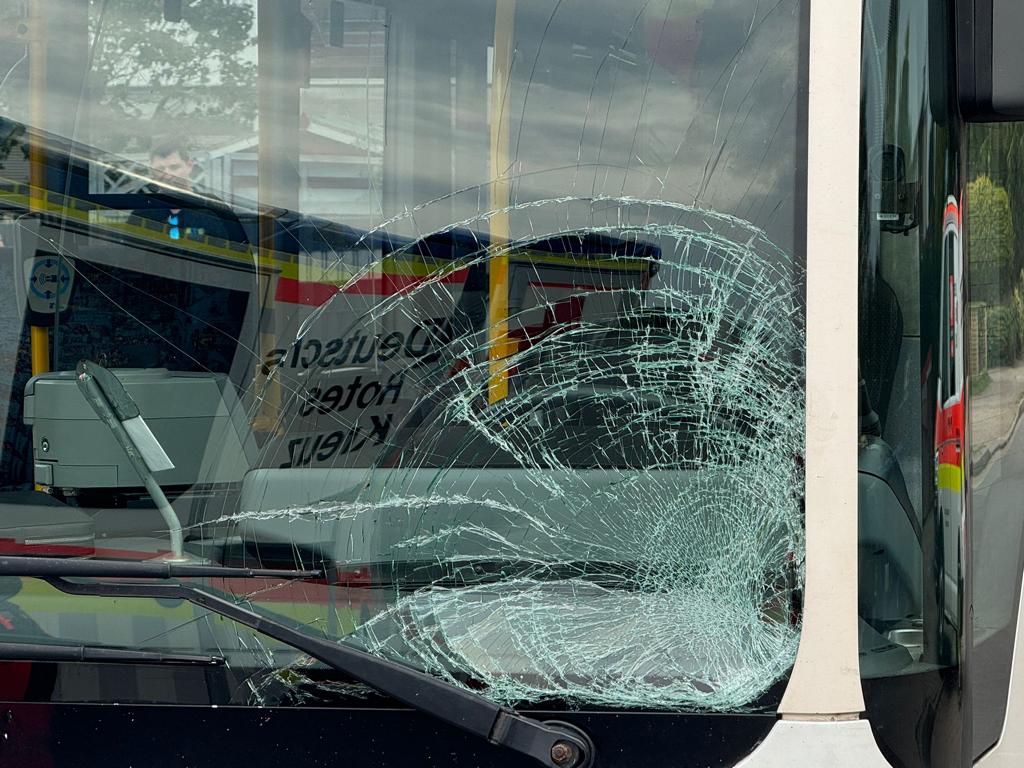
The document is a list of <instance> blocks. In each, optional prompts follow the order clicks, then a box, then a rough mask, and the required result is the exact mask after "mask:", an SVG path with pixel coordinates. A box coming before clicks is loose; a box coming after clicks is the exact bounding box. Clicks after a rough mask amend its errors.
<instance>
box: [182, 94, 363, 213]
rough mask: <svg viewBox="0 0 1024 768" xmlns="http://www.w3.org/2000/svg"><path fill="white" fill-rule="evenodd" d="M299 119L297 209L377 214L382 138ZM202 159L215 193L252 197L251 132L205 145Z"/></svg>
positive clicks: (254, 163)
mask: <svg viewBox="0 0 1024 768" xmlns="http://www.w3.org/2000/svg"><path fill="white" fill-rule="evenodd" d="M382 91H383V89H382ZM381 109H382V111H383V101H381ZM303 122H305V123H307V125H306V126H305V127H303V128H302V129H301V130H300V132H299V210H300V211H301V212H302V213H303V214H306V215H310V216H317V217H321V218H325V219H329V220H333V221H337V222H340V223H343V224H347V225H349V226H354V227H357V228H369V227H370V226H372V225H373V223H374V222H375V221H379V220H380V188H381V172H382V162H383V141H382V140H381V141H379V142H377V141H374V142H372V144H370V145H369V146H368V142H367V141H366V137H365V129H362V130H360V129H359V128H354V129H353V130H352V131H347V130H345V129H343V128H341V129H339V128H332V127H328V126H325V125H322V124H317V123H313V122H310V121H308V120H304V121H303ZM381 128H383V126H381ZM202 164H203V166H204V168H205V179H204V181H205V183H206V185H208V186H209V187H210V188H211V189H213V190H214V191H215V192H216V193H218V194H223V195H224V196H225V197H230V196H237V197H241V198H246V199H249V200H255V199H256V198H257V175H256V169H257V137H256V136H250V137H247V138H245V139H241V140H240V141H236V142H232V143H231V144H227V145H224V146H221V147H217V148H215V149H213V150H211V151H210V152H209V153H208V155H207V157H206V159H205V160H204V161H203V163H202Z"/></svg>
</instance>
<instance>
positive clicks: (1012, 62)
mask: <svg viewBox="0 0 1024 768" xmlns="http://www.w3.org/2000/svg"><path fill="white" fill-rule="evenodd" d="M1022 38H1024V2H1021V0H956V51H957V69H958V76H957V81H958V82H957V90H958V93H959V101H960V111H961V113H962V114H963V116H964V119H965V120H968V121H970V122H997V121H1006V120H1024V45H1021V39H1022Z"/></svg>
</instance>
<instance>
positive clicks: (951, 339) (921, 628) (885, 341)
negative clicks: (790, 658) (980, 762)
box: [858, 0, 966, 766]
mask: <svg viewBox="0 0 1024 768" xmlns="http://www.w3.org/2000/svg"><path fill="white" fill-rule="evenodd" d="M947 6H948V4H947V3H945V2H930V3H921V2H901V1H900V0H895V1H894V2H890V1H889V0H866V2H865V3H864V27H863V44H862V52H863V53H862V70H861V83H862V108H863V112H862V121H861V132H862V134H861V135H862V146H861V167H862V172H861V195H862V197H861V211H860V216H861V218H860V222H861V226H860V257H861V259H860V283H859V286H858V300H859V305H860V318H859V321H860V329H859V336H860V342H859V363H860V375H861V387H860V412H861V419H860V442H859V451H858V470H859V472H858V488H859V580H860V584H859V603H860V606H859V607H860V630H861V636H860V657H861V666H860V668H861V676H862V678H863V681H864V691H865V698H866V700H867V710H868V717H869V719H870V720H871V723H872V726H873V728H874V732H875V736H876V738H877V739H878V741H879V743H880V745H881V746H882V748H883V750H884V752H885V753H886V755H887V757H889V758H890V760H892V761H893V762H894V764H898V765H908V766H909V765H922V766H923V765H950V766H953V765H960V762H959V761H960V754H959V751H960V746H959V745H960V743H961V739H962V733H961V729H960V727H959V725H957V726H953V725H950V724H951V723H959V722H960V721H959V718H960V706H961V701H960V693H959V689H960V686H961V679H960V674H961V672H960V670H961V662H962V659H961V654H960V648H961V637H962V634H963V632H964V631H965V628H964V620H963V609H962V603H963V599H964V595H963V589H962V584H963V578H964V552H963V542H964V540H965V485H964V476H965V466H964V460H963V458H964V452H965V447H966V440H965V435H964V424H965V421H964V407H965V402H964V390H965V381H966V376H965V356H964V349H965V338H964V285H963V279H964V266H963V245H962V231H961V222H962V200H963V196H962V183H963V182H962V180H961V178H960V174H959V166H960V162H959V146H960V137H959V126H960V122H959V120H960V118H959V116H958V114H957V112H956V102H955V94H954V93H953V92H952V89H953V86H954V84H955V78H954V77H952V76H951V74H950V73H952V72H953V71H954V62H953V60H952V58H951V55H950V49H949V46H948V45H947V42H946V41H947V40H948V39H949V35H950V29H949V9H948V7H947ZM908 722H914V723H919V724H921V725H919V727H917V728H908V727H907V723H908Z"/></svg>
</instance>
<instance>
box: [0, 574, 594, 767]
mask: <svg viewBox="0 0 1024 768" xmlns="http://www.w3.org/2000/svg"><path fill="white" fill-rule="evenodd" d="M15 559H20V560H31V559H34V558H0V574H2V573H4V572H5V571H4V569H3V563H4V560H7V561H10V560H15ZM74 562H78V563H82V562H89V561H74ZM144 565H148V563H147V564H144ZM163 567H167V565H164V566H163ZM173 567H174V568H175V569H184V568H193V567H199V568H202V567H203V566H184V565H176V566H173ZM220 570H230V571H232V572H234V571H236V570H237V569H220ZM263 573H266V572H255V571H254V572H253V575H262V574H263ZM285 573H288V572H287V571H285ZM293 573H294V572H293ZM9 575H21V576H31V575H37V576H39V574H29V573H24V572H22V573H19V574H9ZM63 575H67V574H62V575H61V576H63ZM74 575H77V576H83V575H88V574H84V573H81V572H79V573H76V574H74ZM118 575H120V576H128V575H130V574H127V573H125V572H123V571H122V572H121V573H120V574H118ZM217 575H219V574H217ZM232 575H237V574H234V573H233V574H232ZM61 576H58V575H57V574H48V575H41V576H40V578H43V579H45V581H46V582H47V583H49V584H50V585H51V586H53V587H54V588H56V589H58V590H60V591H61V592H64V593H66V594H70V595H90V596H95V597H146V598H155V599H160V598H163V599H173V600H187V601H188V602H190V603H192V604H193V605H197V606H199V607H200V608H205V609H206V610H208V611H210V612H211V613H215V614H218V615H220V616H224V617H225V618H228V619H231V620H232V621H235V622H238V623H239V624H241V625H243V626H246V627H249V628H250V629H253V630H255V631H257V632H259V633H261V634H264V635H266V636H267V637H272V638H274V639H275V640H277V641H279V642H282V643H284V644H286V645H289V646H291V647H292V648H295V649H296V650H299V651H302V652H303V653H306V654H308V655H310V656H312V657H313V658H315V659H317V660H319V661H321V662H323V663H324V664H326V665H327V666H329V667H331V668H332V669H334V670H335V671H337V672H341V673H343V674H346V675H349V676H350V677H353V678H355V679H356V680H359V681H360V682H362V683H365V684H366V685H368V686H370V687H371V688H375V689H376V690H378V691H380V692H381V693H384V694H386V695H388V696H391V697H392V698H394V699H397V700H398V701H401V702H402V703H404V704H407V705H408V706H410V707H412V708H413V709H416V710H419V711H420V712H423V713H424V714H427V715H430V716H431V717H434V718H437V719H438V720H441V721H443V722H446V723H448V724H450V725H454V726H456V727H457V728H461V729H462V730H464V731H467V732H469V733H471V734H473V735H474V736H478V737H480V738H482V739H486V740H487V741H488V742H490V743H491V744H496V745H499V746H503V747H506V748H508V749H511V750H513V751H515V752H518V753H519V754H521V755H526V756H528V757H532V758H533V759H534V760H536V761H537V762H538V763H540V764H541V765H544V766H547V767H548V768H587V766H590V765H591V764H592V762H593V759H594V746H593V743H592V742H591V740H590V739H589V738H588V737H587V735H586V734H585V733H583V732H582V731H580V730H578V729H577V728H575V727H574V726H572V725H569V724H568V723H562V722H541V721H538V720H534V719H532V718H527V717H523V716H522V715H520V714H519V713H518V712H516V711H515V710H514V709H509V708H506V707H502V706H499V705H498V704H495V703H493V702H491V701H488V700H487V699H485V698H483V697H482V696H478V695H476V694H474V693H471V692H469V691H466V690H463V689H462V688H458V687H457V686H454V685H452V684H451V683H448V682H445V681H444V680H441V679H439V678H437V677H434V676H432V675H429V674H427V673H425V672H420V671H419V670H416V669H413V668H412V667H409V666H406V665H404V664H398V663H396V662H393V661H388V660H387V659H382V658H379V657H377V656H374V655H373V654H370V653H367V652H366V651H362V650H359V649H358V648H353V647H351V646H346V645H344V644H342V643H338V642H332V641H329V640H325V639H321V638H317V637H313V636H311V635H307V634H305V633H303V632H300V631H299V630H297V629H294V628H292V627H289V626H288V625H287V624H282V623H280V622H278V621H275V620H273V619H269V618H266V617H264V616H261V615H260V614H258V613H255V612H253V611H251V610H249V609H247V608H243V607H242V606H240V605H237V604H236V603H233V602H231V601H230V600H226V599H224V598H222V597H219V596H217V595H214V594H212V593H210V592H206V591H205V590H203V589H200V588H199V587H196V586H193V585H191V584H154V583H143V584H133V583H124V582H122V583H110V582H92V583H82V582H74V581H67V580H66V579H65V578H62V577H61Z"/></svg>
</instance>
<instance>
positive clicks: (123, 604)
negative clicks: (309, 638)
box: [0, 0, 806, 712]
mask: <svg viewBox="0 0 1024 768" xmlns="http://www.w3.org/2000/svg"><path fill="white" fill-rule="evenodd" d="M24 6H25V4H24V3H19V2H12V1H7V2H0V11H2V12H3V15H4V16H11V17H19V18H21V17H22V16H23V15H24V14H25V13H28V14H29V15H28V16H24V18H25V20H26V24H27V29H28V30H29V32H28V33H26V36H25V37H24V39H19V38H16V39H5V40H4V41H3V42H0V185H2V186H0V236H2V238H3V244H2V246H3V247H2V249H0V253H2V254H3V259H2V262H0V267H2V269H4V271H5V277H4V279H3V282H2V284H3V285H6V286H8V290H9V292H10V293H9V296H8V301H6V302H4V306H3V307H2V308H0V313H2V316H3V323H2V325H0V328H2V333H3V334H4V338H3V346H2V352H0V365H2V371H3V378H2V381H3V387H2V388H0V398H2V399H3V402H4V404H5V405H6V408H7V410H6V414H7V416H6V424H5V432H4V443H3V452H2V454H0V486H2V488H3V490H2V492H0V528H3V529H4V530H3V531H0V553H3V554H29V555H50V556H69V557H93V558H116V559H137V560H147V559H152V558H163V559H168V558H170V559H175V558H181V559H185V560H188V561H192V562H206V563H216V564H223V565H232V566H247V567H252V566H260V567H271V568H288V569H292V568H299V569H307V568H312V569H319V570H321V571H322V572H323V578H320V579H315V580H306V581H299V582H280V581H274V580H271V581H269V582H267V581H256V580H253V579H246V578H225V579H208V580H204V581H203V583H204V584H205V585H206V586H207V587H209V588H211V589H215V590H217V591H219V592H221V593H224V594H227V595H230V596H232V599H235V600H237V601H239V602H241V603H244V604H246V605H249V606H252V607H253V608H254V609H256V610H259V611H265V612H267V614H268V615H271V616H274V617H276V618H279V619H285V620H287V621H288V622H290V623H292V624H294V625H296V626H299V627H302V628H304V630H305V631H308V632H310V633H314V634H317V635H320V636H325V637H328V638H331V639H333V640H335V641H336V642H339V643H346V644H351V645H353V646H356V647H358V648H360V649H363V650H365V651H367V652H369V653H372V654H374V655H378V656H381V657H385V658H388V659H391V660H393V661H397V662H399V663H402V664H406V665H410V666H413V667H415V668H417V669H420V670H424V671H426V672H429V673H430V674H432V675H436V676H439V677H441V678H443V679H445V680H447V681H449V682H451V683H452V684H454V685H458V686H462V687H465V688H467V689H470V690H473V691H476V692H478V693H479V694H480V695H482V696H484V697H487V698H489V699H491V700H494V701H498V702H501V703H503V704H513V705H539V704H551V703H559V702H561V703H563V704H565V705H568V706H587V707H609V708H632V709H668V710H696V711H712V712H735V711H752V710H756V709H759V708H761V709H763V708H766V707H767V708H770V707H772V706H774V703H775V702H777V696H778V691H779V690H780V688H779V684H780V683H781V682H782V681H784V679H785V678H786V676H787V674H788V670H789V669H790V668H791V666H792V663H793V660H794V658H795V654H796V648H797V644H798V641H799V636H800V621H801V607H800V594H801V589H802V584H803V562H804V535H803V518H802V513H803V510H802V496H803V476H802V456H803V440H804V303H803V286H804V264H805V254H804V252H803V226H804V225H803V217H804V210H803V204H802V199H803V197H802V196H803V166H804V156H803V152H802V147H803V143H804V134H805V126H804V121H803V109H804V100H805V95H806V94H805V84H804V82H803V80H802V77H801V71H802V70H801V66H802V60H803V58H804V56H805V54H806V50H805V48H806V46H805V44H804V42H803V35H804V32H803V28H804V21H805V19H804V17H805V14H806V9H805V3H801V2H798V1H797V0H774V1H772V2H763V1H762V0H721V1H719V2H711V1H710V0H685V1H676V0H645V1H644V2H633V1H632V0H627V1H626V2H622V1H621V0H616V2H611V1H610V0H598V1H597V2H595V0H587V2H583V0H555V1H554V2H552V0H544V1H543V2H542V1H540V0H514V1H513V0H498V2H468V1H467V2H447V3H424V2H416V3H413V2H405V1H404V0H395V1H394V2H383V3H359V2H345V3H338V2H321V1H316V2H312V1H307V2H301V3H286V2H280V3H271V2H260V3H255V2H247V1H246V0H215V1H212V2H194V3H185V4H184V5H183V6H181V5H180V4H177V6H178V7H179V10H178V12H175V7H176V4H173V3H171V4H165V5H164V6H163V7H161V6H160V4H157V3H149V4H143V3H134V2H127V0H120V1H118V0H106V1H103V2H101V1H99V0H95V1H94V2H89V3H71V2H66V3H62V2H51V3H50V4H49V6H47V7H48V8H49V9H50V12H49V13H46V14H42V15H37V16H33V15H32V13H35V12H34V11H32V9H28V10H27V11H26V9H25V7H24ZM168 9H170V10H168ZM33 36H36V37H41V38H42V39H43V40H55V39H58V36H59V39H60V40H61V43H62V44H61V46H60V47H59V50H56V49H55V48H54V46H52V45H51V46H50V48H49V49H47V51H48V52H47V53H46V55H43V54H40V52H39V50H38V48H37V46H38V45H39V43H37V42H34V41H35V40H36V37H33ZM86 360H88V361H92V362H93V363H95V364H97V365H98V366H102V367H104V368H106V369H107V370H109V371H112V372H113V373H114V375H115V376H116V377H117V379H118V380H119V381H120V382H121V384H122V385H123V386H124V389H125V390H126V391H127V393H128V395H129V396H130V397H131V399H132V400H133V401H134V402H135V403H136V404H137V406H138V411H139V414H140V417H139V418H140V419H142V420H144V422H145V424H146V426H147V428H148V431H149V433H150V435H151V436H152V439H153V440H154V441H155V442H156V443H157V444H158V447H159V449H160V450H162V451H163V452H164V453H165V454H166V457H167V459H168V462H169V463H170V464H173V466H172V467H169V468H168V467H162V468H160V469H158V470H157V469H154V470H153V471H152V472H151V473H148V469H152V468H153V467H154V466H155V465H154V464H153V463H152V462H150V463H149V464H148V465H147V466H144V467H143V468H142V469H140V468H139V467H140V465H139V464H138V463H135V464H133V463H132V462H131V461H130V460H129V453H130V450H129V449H126V448H125V447H124V446H123V444H122V443H121V442H118V438H117V436H116V434H115V432H116V430H114V429H112V428H111V427H109V426H108V424H107V423H106V422H104V421H103V419H102V418H100V415H99V414H98V413H97V412H94V410H93V409H92V408H90V405H89V402H88V401H87V400H86V398H85V397H84V396H83V394H82V391H81V387H80V385H79V384H78V383H76V381H77V380H76V375H75V370H76V366H78V364H79V363H80V362H81V361H86ZM124 425H125V429H126V430H127V434H128V435H129V438H127V439H129V440H133V441H134V440H140V441H145V439H146V438H145V436H144V435H143V437H138V434H139V433H137V432H136V431H133V430H132V429H130V428H129V422H128V421H125V422H124ZM139 450H140V452H141V453H142V454H144V455H145V454H146V451H145V449H144V446H143V447H142V448H139ZM156 466H159V462H157V464H156ZM146 474H150V477H149V478H147V477H145V476H144V475H146ZM149 480H152V484H153V485H156V486H158V489H157V491H156V492H154V491H153V489H152V488H151V487H149V485H147V482H148V481H149ZM161 495H162V496H163V497H164V500H163V502H161V500H160V497H161ZM176 537H177V539H176ZM179 540H180V545H178V544H176V543H175V542H176V541H179ZM2 595H3V597H2V600H0V614H2V615H3V616H4V617H8V618H9V621H8V623H11V624H12V626H13V627H14V629H12V630H10V631H11V632H13V634H11V635H10V639H14V638H15V635H17V637H18V638H19V639H24V637H25V636H28V637H31V638H35V639H36V640H37V641H39V642H52V641H55V640H58V639H59V640H64V641H68V640H74V641H75V642H79V643H90V644H103V645H111V646H117V647H131V648H148V649H162V650H174V651H177V652H182V651H186V650H187V651H191V652H196V651H203V652H206V653H213V654H216V655H218V656H223V657H224V658H225V659H226V660H227V665H226V667H225V668H224V669H223V670H222V671H221V672H220V673H218V674H219V675H221V678H218V680H219V682H217V683H216V684H214V683H210V682H209V680H210V679H211V678H210V676H209V673H196V674H195V676H193V677H189V674H190V673H188V672H181V671H179V672H175V673H174V675H171V673H170V672H168V673H167V674H166V675H163V674H162V672H163V671H162V670H157V671H152V672H150V673H147V674H145V675H142V674H139V675H136V676H135V677H132V674H131V673H129V672H125V671H123V670H122V671H121V672H120V673H119V674H118V675H116V676H114V675H112V673H109V672H108V671H106V670H105V669H103V668H100V667H95V668H93V667H90V666H88V665H84V666H82V665H79V666H76V667H74V668H63V667H62V670H61V671H60V673H59V675H58V679H57V681H56V682H55V683H54V692H53V693H52V696H53V698H55V699H60V700H64V701H105V700H118V701H164V702H173V703H235V704H249V705H263V706H269V705H286V704H302V703H307V704H308V703H323V702H339V701H343V702H348V703H351V702H354V701H356V702H357V701H361V700H373V699H375V698H376V697H377V694H376V693H375V692H373V691H370V690H369V689H366V688H365V687H363V686H361V685H359V684H356V683H354V682H353V681H352V680H350V679H347V678H346V677H345V676H340V675H338V674H337V673H333V672H330V671H329V670H328V669H327V668H326V667H324V666H323V665H321V664H320V663H319V662H315V661H313V660H311V659H309V658H308V657H306V656H305V655H303V654H301V653H299V652H296V651H294V650H293V649H290V648H288V647H286V646H283V645H280V644H278V643H276V642H274V641H271V640H269V639H267V638H265V637H263V636H261V635H260V634H259V633H255V632H252V631H249V630H245V629H243V628H241V627H239V626H238V625H236V624H234V623H232V622H231V621H228V620H226V619H221V618H218V617H216V616H213V615H212V614H209V613H207V612H205V611H203V610H202V609H199V608H195V607H192V606H190V605H188V604H184V603H182V604H173V605H171V604H164V603H161V602H160V601H155V600H116V601H115V600H110V599H107V598H102V597H77V598H72V597H70V596H67V595H64V594H61V593H59V592H57V591H56V590H54V589H53V588H51V587H50V586H48V585H47V584H45V583H44V582H42V581H39V580H36V579H9V580H7V581H6V582H5V583H4V585H3V588H2ZM0 623H2V622H0ZM3 640H4V637H3V633H2V632H0V642H3ZM104 681H106V682H104ZM183 681H184V682H183Z"/></svg>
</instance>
